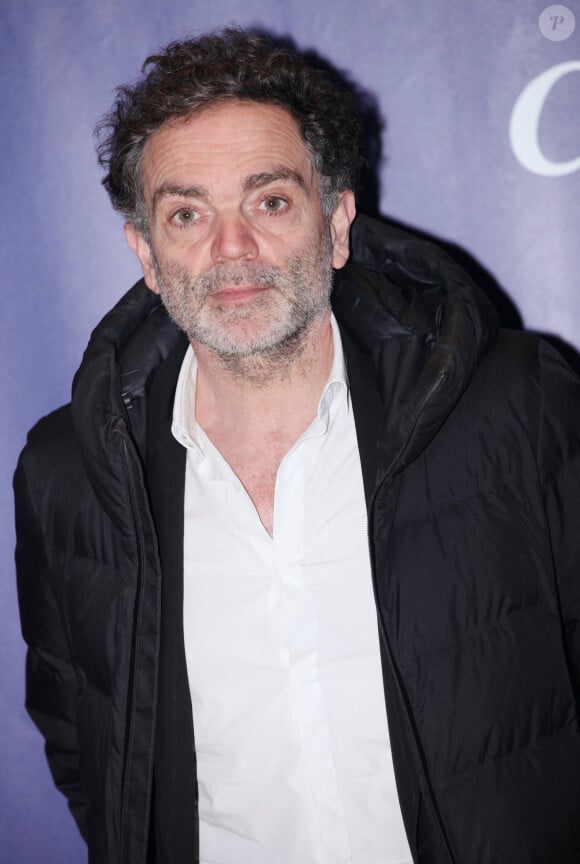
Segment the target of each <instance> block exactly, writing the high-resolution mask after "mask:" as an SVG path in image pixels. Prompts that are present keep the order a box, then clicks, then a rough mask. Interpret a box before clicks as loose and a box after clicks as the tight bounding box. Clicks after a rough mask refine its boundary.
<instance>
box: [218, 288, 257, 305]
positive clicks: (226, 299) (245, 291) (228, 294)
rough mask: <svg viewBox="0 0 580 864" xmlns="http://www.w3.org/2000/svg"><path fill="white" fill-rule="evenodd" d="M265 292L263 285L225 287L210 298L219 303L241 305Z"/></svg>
mask: <svg viewBox="0 0 580 864" xmlns="http://www.w3.org/2000/svg"><path fill="white" fill-rule="evenodd" d="M266 290H267V286H265V285H225V286H224V287H223V288H220V289H219V290H218V291H215V292H214V293H213V294H212V295H211V296H212V297H213V298H214V299H215V300H218V301H219V302H220V303H241V302H243V301H244V300H251V299H252V298H253V297H257V296H258V295H259V294H262V293H263V292H264V291H266Z"/></svg>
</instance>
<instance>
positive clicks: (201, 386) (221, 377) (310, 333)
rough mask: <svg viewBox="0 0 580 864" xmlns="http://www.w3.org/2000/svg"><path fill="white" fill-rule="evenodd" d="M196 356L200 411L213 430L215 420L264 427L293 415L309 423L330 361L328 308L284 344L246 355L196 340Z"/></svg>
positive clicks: (199, 417) (199, 416) (206, 425)
mask: <svg viewBox="0 0 580 864" xmlns="http://www.w3.org/2000/svg"><path fill="white" fill-rule="evenodd" d="M192 345H193V348H194V351H195V353H196V357H197V363H198V372H197V387H196V397H195V402H196V417H197V420H198V422H199V423H200V425H201V426H202V427H203V428H205V429H206V431H209V429H211V428H212V427H213V426H214V425H215V424H216V423H219V424H220V425H224V424H228V423H229V422H231V423H235V424H237V425H238V427H239V428H240V434H243V429H244V428H245V429H252V428H256V427H260V428H262V429H263V430H266V429H268V428H270V429H272V428H276V427H279V426H281V425H285V424H287V423H288V422H291V421H290V418H292V417H295V418H296V420H297V422H298V424H299V425H304V424H306V425H308V423H309V422H310V421H311V420H312V418H313V417H314V416H315V414H316V410H317V406H318V401H319V399H320V395H321V393H322V390H323V389H324V385H325V384H326V381H327V380H328V375H329V373H330V369H331V366H332V359H333V344H332V329H331V326H330V311H328V312H325V313H324V315H323V316H320V317H318V318H316V319H314V320H313V321H311V322H310V324H309V325H308V327H307V328H306V329H305V330H304V331H303V332H302V333H300V334H299V335H298V336H297V337H295V338H294V340H293V342H292V343H286V344H285V345H284V346H282V347H281V348H280V349H277V350H276V349H275V350H273V351H270V352H262V353H260V354H257V355H251V356H248V357H239V356H231V355H228V356H223V355H216V354H215V353H213V352H211V351H209V350H208V349H207V348H206V347H205V346H203V345H200V344H197V343H192ZM304 428H305V426H304Z"/></svg>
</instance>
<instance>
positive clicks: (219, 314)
mask: <svg viewBox="0 0 580 864" xmlns="http://www.w3.org/2000/svg"><path fill="white" fill-rule="evenodd" d="M142 169H143V185H144V196H145V202H146V206H147V209H148V216H149V243H146V242H145V240H144V238H143V237H142V236H141V235H139V234H137V232H136V230H135V228H133V226H130V225H128V226H127V227H126V232H127V239H128V242H129V245H130V246H131V248H132V249H133V251H135V252H136V254H137V255H138V256H139V259H140V261H141V264H142V266H143V272H144V275H145V280H146V282H147V285H148V286H149V288H151V290H153V291H155V292H157V293H160V294H161V297H162V299H163V302H164V304H165V306H166V307H167V309H168V311H169V313H170V314H171V316H172V317H173V318H174V320H175V321H176V322H177V323H178V324H179V325H180V326H181V327H182V328H183V329H184V330H185V331H186V333H187V334H188V335H189V337H190V339H191V340H192V341H193V342H194V343H196V342H198V343H201V344H203V345H206V346H207V347H208V348H209V349H211V350H212V351H214V352H216V353H218V354H222V355H224V354H225V355H232V354H233V355H248V354H252V353H256V352H264V351H272V350H280V349H281V347H282V346H283V345H284V344H286V343H290V342H291V341H292V340H293V339H294V337H295V336H296V335H297V334H299V333H301V332H302V331H304V329H305V328H306V327H307V325H308V324H309V323H310V321H312V320H313V319H315V318H316V317H317V316H320V315H324V314H326V313H327V310H328V304H329V295H330V289H331V284H332V266H334V267H342V266H343V265H344V263H345V262H346V260H347V257H348V229H349V227H350V222H351V221H352V217H353V215H354V203H353V199H352V193H350V192H345V193H342V196H341V198H340V201H339V203H338V205H337V208H336V210H335V212H334V213H333V215H332V216H331V217H330V219H325V217H324V216H323V213H322V209H321V206H320V199H319V184H318V176H317V174H316V172H315V171H314V170H313V167H312V163H311V159H310V156H309V153H308V151H307V149H306V147H305V145H304V143H303V141H302V138H301V136H300V133H299V131H298V128H297V126H296V124H295V122H294V120H293V119H292V117H291V116H290V115H289V114H288V112H287V111H285V110H284V109H282V108H279V107H277V106H274V105H262V104H259V103H255V102H239V101H227V102H225V103H222V104H219V105H217V106H214V107H211V108H208V109H205V110H204V111H202V112H201V113H200V114H197V115H194V116H193V117H191V118H188V119H187V120H177V121H175V122H172V123H166V124H165V125H164V126H162V127H161V128H160V129H159V130H157V131H156V132H155V133H154V134H153V135H152V136H151V138H150V139H149V141H148V142H147V145H146V147H145V151H144V154H143V162H142Z"/></svg>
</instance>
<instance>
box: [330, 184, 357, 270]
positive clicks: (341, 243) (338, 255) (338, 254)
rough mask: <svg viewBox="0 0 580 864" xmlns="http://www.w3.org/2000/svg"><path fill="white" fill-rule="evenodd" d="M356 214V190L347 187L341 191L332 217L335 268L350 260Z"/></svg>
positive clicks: (331, 228)
mask: <svg viewBox="0 0 580 864" xmlns="http://www.w3.org/2000/svg"><path fill="white" fill-rule="evenodd" d="M355 216H356V205H355V202H354V192H353V191H352V190H351V189H345V190H344V191H343V192H341V193H340V197H339V199H338V204H337V205H336V208H335V210H334V213H333V214H332V216H331V217H330V234H331V237H332V266H333V267H334V269H335V270H340V269H341V267H344V265H345V264H346V262H347V261H348V258H349V255H350V242H349V234H350V226H351V225H352V222H353V219H354V217H355Z"/></svg>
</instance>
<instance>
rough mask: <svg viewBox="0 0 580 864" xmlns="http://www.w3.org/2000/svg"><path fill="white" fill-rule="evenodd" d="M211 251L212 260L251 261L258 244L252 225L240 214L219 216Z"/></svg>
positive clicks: (256, 252) (256, 254) (256, 253)
mask: <svg viewBox="0 0 580 864" xmlns="http://www.w3.org/2000/svg"><path fill="white" fill-rule="evenodd" d="M211 253H212V258H213V260H214V261H240V260H246V261H251V260H253V259H254V258H256V257H257V256H258V244H257V242H256V238H255V237H254V234H253V232H252V227H251V225H249V224H248V221H247V220H246V219H245V218H244V216H243V215H242V214H239V213H230V214H222V215H220V216H219V218H218V220H217V223H216V226H215V231H214V236H213V240H212V248H211Z"/></svg>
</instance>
